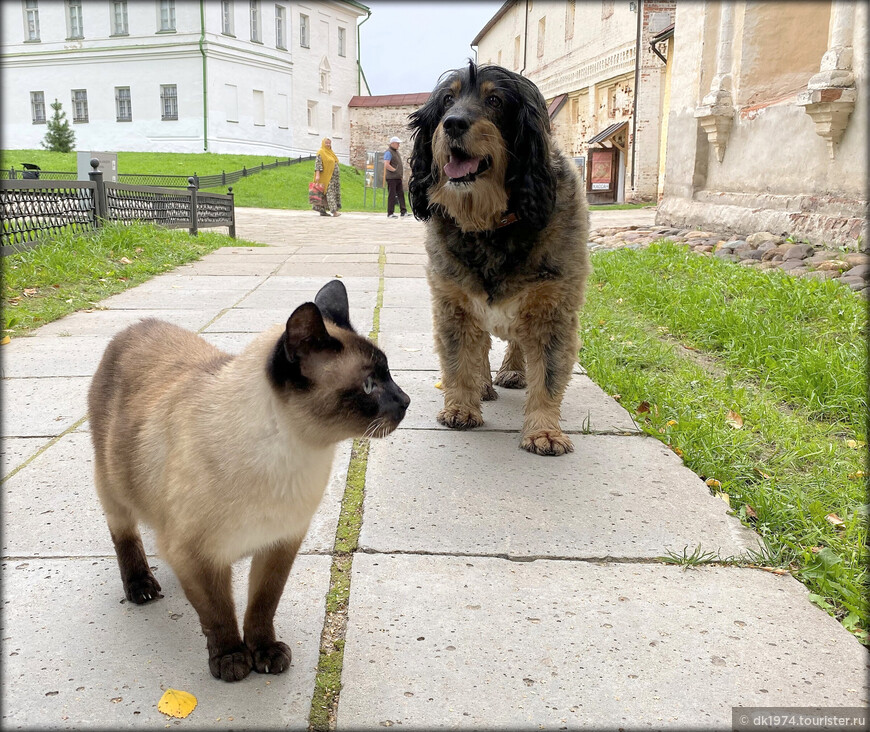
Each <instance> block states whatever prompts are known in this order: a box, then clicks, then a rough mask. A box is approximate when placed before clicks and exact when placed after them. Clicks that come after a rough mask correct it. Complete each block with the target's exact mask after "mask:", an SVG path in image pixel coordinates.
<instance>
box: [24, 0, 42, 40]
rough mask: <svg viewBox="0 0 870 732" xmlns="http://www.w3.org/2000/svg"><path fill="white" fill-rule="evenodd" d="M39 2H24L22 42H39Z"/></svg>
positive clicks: (28, 0) (25, 0) (31, 0)
mask: <svg viewBox="0 0 870 732" xmlns="http://www.w3.org/2000/svg"><path fill="white" fill-rule="evenodd" d="M39 40H40V38H39V2H38V0H24V42H25V43H35V42H36V41H39Z"/></svg>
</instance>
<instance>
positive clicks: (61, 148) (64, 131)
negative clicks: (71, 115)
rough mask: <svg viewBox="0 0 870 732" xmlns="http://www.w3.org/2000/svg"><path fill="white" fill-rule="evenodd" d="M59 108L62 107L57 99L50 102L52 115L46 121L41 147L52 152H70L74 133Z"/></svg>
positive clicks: (74, 141) (74, 137)
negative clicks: (46, 126)
mask: <svg viewBox="0 0 870 732" xmlns="http://www.w3.org/2000/svg"><path fill="white" fill-rule="evenodd" d="M61 107H63V105H62V104H61V103H60V102H59V101H57V99H55V100H54V102H52V104H51V108H52V109H53V110H54V115H53V116H52V118H51V119H50V120H48V131H47V132H46V133H45V139H44V140H43V141H42V146H43V147H44V148H45V149H46V150H51V151H52V152H70V151H71V150H72V149H73V148H74V147H75V144H76V133H75V132H73V131H72V130H71V129H70V126H69V120H68V119H67V118H66V112H62V111H61Z"/></svg>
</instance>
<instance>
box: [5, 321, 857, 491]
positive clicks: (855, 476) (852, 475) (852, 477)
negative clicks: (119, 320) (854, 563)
mask: <svg viewBox="0 0 870 732" xmlns="http://www.w3.org/2000/svg"><path fill="white" fill-rule="evenodd" d="M6 337H7V338H8V337H9V336H6ZM0 342H2V341H0ZM865 475H867V473H865V472H864V471H863V470H859V471H858V472H856V473H849V480H858V478H863V477H864V476H865Z"/></svg>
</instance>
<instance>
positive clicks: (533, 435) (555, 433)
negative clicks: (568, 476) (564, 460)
mask: <svg viewBox="0 0 870 732" xmlns="http://www.w3.org/2000/svg"><path fill="white" fill-rule="evenodd" d="M520 447H522V448H523V450H528V451H529V452H532V453H535V454H536V455H564V454H565V453H568V452H574V445H573V443H572V442H571V438H570V437H568V435H566V434H565V433H564V432H562V430H538V431H537V432H530V433H528V434H527V435H523V439H522V442H520Z"/></svg>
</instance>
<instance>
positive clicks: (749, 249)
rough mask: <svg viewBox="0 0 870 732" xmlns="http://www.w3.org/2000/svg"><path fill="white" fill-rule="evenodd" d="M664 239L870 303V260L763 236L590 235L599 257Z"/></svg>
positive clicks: (633, 231)
mask: <svg viewBox="0 0 870 732" xmlns="http://www.w3.org/2000/svg"><path fill="white" fill-rule="evenodd" d="M660 239H667V240H668V241H672V242H674V243H677V244H686V245H687V246H688V247H689V249H690V250H691V251H693V252H697V253H698V254H702V255H704V256H707V257H716V258H717V259H724V260H726V261H728V262H735V263H737V264H739V265H742V266H745V267H753V268H755V269H766V270H773V269H776V270H780V271H782V272H787V273H788V274H790V275H793V276H795V277H807V278H810V279H817V280H829V279H837V280H838V281H839V282H841V283H842V284H844V285H847V286H848V287H850V288H851V289H852V290H853V291H854V292H857V293H859V294H860V295H861V296H863V297H864V298H868V299H870V254H867V253H865V252H859V251H848V252H847V251H843V250H839V249H825V248H823V247H817V246H813V245H812V244H801V243H793V242H789V241H786V238H785V237H783V236H779V235H777V234H771V233H770V232H769V231H759V232H756V233H754V234H750V235H749V236H745V237H742V236H739V235H736V234H735V235H730V236H729V235H725V234H718V233H716V232H713V231H698V230H692V229H673V228H666V227H656V226H619V227H608V228H602V229H595V230H593V231H592V232H591V233H590V235H589V250H590V251H591V252H596V251H609V250H613V249H622V248H629V249H642V248H645V247H647V246H649V245H650V243H651V242H654V241H658V240H660Z"/></svg>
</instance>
